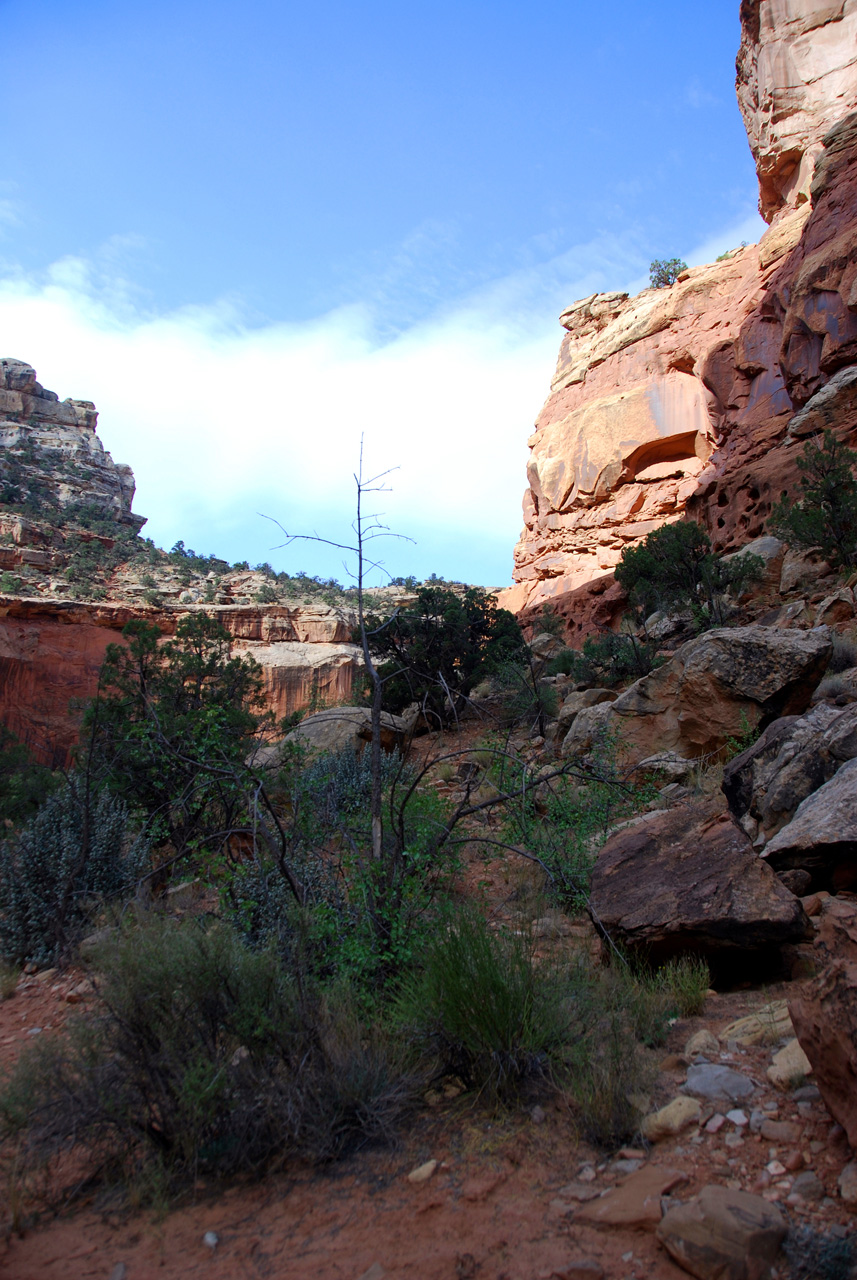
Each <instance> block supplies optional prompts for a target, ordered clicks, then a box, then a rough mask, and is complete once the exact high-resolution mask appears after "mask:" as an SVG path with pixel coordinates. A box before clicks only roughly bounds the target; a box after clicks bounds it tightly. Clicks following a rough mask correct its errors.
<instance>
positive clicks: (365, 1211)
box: [0, 970, 850, 1280]
mask: <svg viewBox="0 0 857 1280" xmlns="http://www.w3.org/2000/svg"><path fill="white" fill-rule="evenodd" d="M799 985H800V984H799V983H798V982H791V983H785V984H777V985H767V986H757V987H747V988H745V989H742V990H733V991H729V992H720V993H714V992H711V993H709V995H708V997H707V998H706V1002H705V1006H704V1009H703V1011H702V1014H701V1015H700V1016H699V1017H696V1018H691V1019H686V1020H681V1021H679V1022H676V1023H675V1024H674V1025H673V1026H672V1027H671V1030H670V1033H669V1037H668V1040H667V1042H666V1044H665V1045H664V1046H663V1047H662V1048H661V1049H659V1050H657V1051H656V1053H657V1061H658V1075H657V1078H656V1080H655V1083H654V1085H653V1088H652V1091H651V1100H652V1104H653V1106H660V1105H663V1104H664V1103H665V1102H667V1101H668V1100H669V1099H670V1098H672V1097H674V1096H675V1095H676V1093H677V1091H678V1089H679V1088H680V1086H681V1083H682V1082H683V1080H684V1078H685V1075H686V1069H687V1059H685V1058H683V1057H682V1051H683V1049H684V1046H685V1045H686V1043H687V1041H688V1039H689V1037H690V1036H691V1035H693V1034H694V1033H696V1032H698V1031H701V1030H708V1031H710V1032H712V1033H714V1034H715V1035H717V1033H718V1032H720V1031H722V1029H723V1028H724V1027H725V1026H727V1025H728V1024H729V1023H731V1022H732V1021H733V1020H734V1019H736V1018H738V1017H742V1016H744V1015H745V1014H747V1013H749V1012H753V1011H754V1010H757V1009H759V1008H760V1007H761V1006H763V1005H765V1004H767V1003H768V1002H770V1001H772V1000H775V999H778V998H779V999H781V998H784V997H786V996H791V995H794V994H795V993H796V992H797V990H798V988H799ZM92 998H93V997H92V994H91V992H90V991H88V990H87V984H86V981H85V978H84V975H83V974H82V973H81V972H80V971H76V970H69V971H66V972H62V973H59V972H53V973H51V972H48V973H46V974H42V975H29V976H24V977H23V978H22V979H21V981H20V982H19V984H18V988H17V990H16V992H15V993H14V995H13V996H12V997H11V998H9V999H7V1000H6V1001H4V1002H3V1003H2V1004H0V1064H2V1065H3V1066H7V1065H9V1064H10V1063H11V1061H13V1060H14V1058H15V1057H16V1056H17V1054H18V1053H19V1052H20V1050H21V1048H22V1046H24V1045H26V1044H27V1043H28V1042H30V1041H31V1040H32V1039H33V1038H34V1036H36V1035H49V1034H51V1033H52V1032H55V1031H56V1030H57V1029H58V1028H60V1027H61V1026H62V1025H63V1023H64V1021H65V1020H66V1018H67V1017H68V1016H69V1014H70V1012H72V1010H73V1009H75V1008H76V1007H78V1006H79V1005H80V1004H81V1003H82V1002H86V1001H89V1000H91V999H92ZM721 1050H722V1051H721V1052H720V1053H719V1055H717V1054H712V1055H711V1061H712V1062H718V1061H719V1062H721V1063H722V1064H724V1065H728V1066H730V1067H731V1068H733V1069H734V1070H736V1071H738V1072H740V1073H741V1074H742V1075H743V1076H745V1077H747V1078H748V1079H749V1080H750V1081H751V1082H752V1083H753V1085H754V1086H755V1090H754V1093H753V1095H752V1097H751V1098H750V1099H748V1100H747V1102H746V1103H738V1104H736V1103H734V1102H733V1103H729V1102H725V1101H723V1102H714V1103H712V1104H710V1105H707V1104H703V1112H702V1117H701V1119H702V1124H701V1126H699V1127H697V1126H696V1125H693V1126H692V1127H691V1128H690V1129H686V1130H685V1131H684V1132H683V1133H680V1134H679V1135H677V1136H675V1137H671V1138H668V1139H666V1140H664V1141H662V1142H659V1143H657V1144H655V1145H652V1146H651V1147H648V1148H647V1149H646V1148H645V1147H643V1146H641V1147H640V1148H639V1149H624V1150H623V1151H621V1152H618V1153H612V1154H610V1155H608V1154H606V1153H604V1152H599V1151H597V1150H595V1149H593V1148H591V1147H589V1146H587V1145H586V1144H585V1143H583V1142H581V1141H580V1139H579V1136H578V1134H577V1131H576V1128H575V1117H574V1115H573V1113H572V1110H571V1108H570V1106H569V1105H568V1104H567V1103H566V1101H565V1100H564V1098H563V1097H562V1095H560V1094H551V1093H550V1092H548V1091H545V1090H544V1089H543V1090H542V1091H541V1092H538V1091H537V1092H535V1093H533V1094H531V1095H530V1096H528V1097H527V1098H526V1100H525V1101H523V1102H522V1104H521V1105H520V1107H519V1108H518V1109H516V1110H514V1111H509V1112H505V1113H502V1114H499V1115H498V1114H492V1113H491V1112H489V1111H488V1110H487V1109H486V1108H485V1107H484V1106H483V1105H482V1104H481V1103H480V1101H479V1100H478V1099H475V1100H474V1099H473V1098H472V1097H471V1096H469V1095H467V1094H461V1095H460V1096H458V1097H456V1098H453V1099H450V1100H448V1101H445V1102H441V1103H439V1104H438V1105H435V1106H425V1107H423V1108H422V1110H421V1111H420V1112H419V1113H418V1114H417V1115H416V1116H415V1117H414V1118H413V1120H412V1121H411V1122H410V1123H408V1124H407V1125H405V1126H404V1127H403V1128H402V1130H401V1132H400V1133H399V1135H398V1138H397V1140H396V1141H395V1143H393V1144H392V1145H391V1146H389V1147H386V1148H384V1149H375V1150H365V1151H363V1152H361V1153H358V1154H357V1155H354V1156H352V1157H351V1158H349V1159H348V1160H346V1161H343V1162H341V1163H339V1164H337V1165H335V1166H333V1167H331V1168H329V1169H328V1170H326V1171H324V1172H319V1171H317V1170H310V1169H307V1168H289V1169H285V1170H283V1171H281V1172H279V1173H276V1174H274V1175H271V1176H269V1177H267V1178H266V1179H264V1180H263V1181H261V1182H256V1183H244V1184H233V1185H231V1186H220V1185H215V1184H199V1185H198V1186H197V1188H196V1190H195V1193H194V1196H193V1198H192V1199H191V1200H190V1201H187V1202H184V1203H174V1204H173V1205H172V1206H171V1207H170V1208H169V1209H168V1210H166V1211H164V1212H161V1213H154V1212H152V1211H151V1210H146V1211H143V1210H136V1211H135V1210H134V1209H132V1208H129V1206H128V1204H127V1202H125V1203H124V1204H123V1203H120V1201H119V1199H118V1198H117V1199H115V1200H112V1201H111V1199H110V1198H109V1197H107V1198H105V1196H104V1193H103V1192H98V1193H83V1194H82V1195H78V1197H77V1199H76V1201H75V1203H74V1204H73V1205H70V1206H69V1205H66V1206H62V1205H56V1204H55V1205H54V1206H53V1207H52V1208H51V1209H50V1210H48V1209H45V1208H44V1207H42V1208H41V1209H39V1210H38V1211H37V1212H34V1204H32V1203H29V1204H28V1203H24V1202H22V1201H21V1200H20V1198H18V1197H16V1196H15V1179H14V1178H13V1177H11V1176H7V1181H6V1186H5V1187H4V1189H3V1192H4V1194H3V1198H4V1200H5V1201H6V1203H5V1205H4V1206H3V1208H2V1217H3V1222H4V1225H5V1235H4V1239H3V1241H2V1243H0V1268H2V1272H3V1274H4V1276H6V1277H8V1278H9V1280H37V1278H41V1277H44V1278H45V1280H65V1278H67V1277H75V1278H77V1277H80V1280H83V1278H84V1277H104V1280H150V1278H151V1280H154V1278H155V1277H158V1278H159V1280H173V1278H175V1280H179V1277H182V1278H184V1277H196V1276H200V1277H202V1276H205V1277H223V1278H224V1280H233V1278H235V1280H237V1278H238V1277H241V1278H243V1277H248V1278H250V1277H289V1280H384V1277H389V1280H398V1278H399V1277H401V1278H405V1277H420V1280H476V1278H477V1277H478V1278H479V1280H483V1278H484V1280H489V1278H490V1280H551V1278H555V1280H563V1278H568V1277H575V1278H577V1280H579V1278H581V1277H590V1278H591V1280H598V1277H599V1276H607V1277H610V1278H611V1280H612V1278H613V1277H616V1278H617V1280H619V1278H620V1277H621V1278H622V1280H625V1278H627V1280H643V1277H647V1278H651V1280H668V1278H670V1277H672V1278H674V1280H678V1277H680V1276H683V1275H686V1272H683V1271H681V1270H680V1269H679V1268H678V1267H677V1266H676V1265H675V1264H674V1263H673V1262H672V1260H671V1259H670V1258H669V1256H668V1255H667V1254H666V1253H665V1251H664V1250H663V1248H662V1247H661V1246H660V1245H659V1244H658V1242H657V1240H656V1238H655V1233H654V1228H655V1227H656V1225H657V1221H658V1219H659V1217H660V1213H661V1209H662V1208H663V1207H665V1206H666V1204H667V1203H675V1200H676V1198H678V1199H679V1200H687V1199H689V1198H690V1197H691V1196H693V1195H696V1194H697V1193H698V1192H699V1191H700V1190H701V1189H702V1188H703V1187H704V1186H706V1185H707V1184H711V1183H715V1184H720V1185H723V1186H727V1187H732V1188H736V1189H738V1188H740V1189H742V1190H747V1191H755V1192H756V1193H757V1194H758V1193H759V1192H761V1193H762V1194H763V1195H764V1196H765V1197H766V1198H767V1199H770V1200H772V1201H777V1202H779V1203H780V1204H781V1205H782V1207H784V1208H785V1209H786V1211H787V1213H788V1215H789V1217H790V1220H791V1222H792V1224H793V1226H796V1227H797V1226H808V1227H811V1228H813V1229H815V1230H816V1231H818V1232H825V1233H828V1234H829V1233H830V1232H831V1229H832V1232H833V1234H834V1235H836V1234H838V1233H841V1234H842V1235H844V1234H845V1228H846V1226H847V1225H848V1224H849V1221H850V1214H849V1211H848V1208H847V1206H846V1205H845V1204H844V1203H843V1201H842V1199H841V1198H840V1197H839V1193H838V1189H837V1181H838V1178H839V1176H840V1173H841V1171H842V1169H843V1167H844V1166H845V1165H846V1163H847V1162H848V1160H849V1159H850V1152H849V1149H848V1146H847V1143H846V1141H845V1137H844V1134H843V1133H842V1130H841V1129H840V1128H839V1126H838V1125H836V1124H834V1122H833V1121H832V1120H831V1118H830V1116H829V1114H828V1112H827V1111H826V1109H825V1107H824V1104H823V1103H822V1102H821V1100H820V1099H819V1098H818V1097H817V1091H816V1090H814V1089H813V1088H812V1086H811V1085H810V1086H806V1085H805V1086H804V1087H803V1088H802V1089H799V1090H797V1091H794V1092H783V1091H779V1090H777V1089H776V1088H775V1087H773V1085H771V1084H770V1082H769V1081H768V1080H767V1078H766V1070H767V1068H768V1066H769V1065H770V1062H771V1058H772V1055H773V1054H774V1053H775V1052H776V1050H777V1045H772V1046H768V1047H764V1046H761V1047H759V1046H757V1047H750V1048H743V1049H742V1048H741V1047H739V1046H738V1045H737V1044H736V1043H735V1042H734V1041H733V1042H731V1043H729V1044H728V1045H726V1044H722V1045H721ZM736 1106H737V1107H738V1108H740V1107H743V1106H746V1111H745V1112H744V1122H743V1123H735V1122H734V1121H735V1120H736V1119H738V1120H739V1121H740V1117H737V1116H736V1114H735V1112H732V1118H727V1116H726V1114H725V1113H727V1112H728V1111H729V1110H730V1108H733V1107H736ZM751 1108H753V1109H756V1112H757V1115H758V1113H759V1111H760V1110H761V1111H764V1112H765V1114H766V1117H767V1119H768V1120H769V1121H772V1122H773V1123H774V1124H775V1125H776V1124H777V1123H780V1124H781V1123H782V1122H786V1124H785V1127H784V1128H783V1129H782V1130H781V1132H782V1134H783V1135H784V1136H783V1138H782V1139H780V1140H778V1141H773V1142H772V1141H771V1139H770V1135H769V1136H766V1137H763V1136H762V1134H761V1133H757V1132H752V1124H748V1123H747V1119H748V1117H749V1115H750V1112H751ZM712 1130H714V1131H712ZM429 1161H436V1162H437V1166H436V1168H435V1169H434V1172H433V1173H432V1174H431V1175H430V1176H429V1177H427V1178H426V1180H425V1181H422V1182H413V1181H410V1180H409V1177H408V1175H409V1174H412V1173H413V1172H414V1171H415V1170H416V1169H418V1168H420V1167H421V1166H423V1165H425V1164H426V1162H429ZM772 1162H778V1163H772ZM766 1166H767V1169H766ZM770 1170H773V1173H771V1172H770ZM809 1170H811V1171H813V1172H814V1174H815V1175H816V1178H817V1180H818V1184H820V1185H816V1186H815V1193H814V1196H813V1197H811V1198H809V1199H806V1200H804V1199H802V1198H801V1197H799V1196H796V1195H795V1194H794V1193H793V1191H792V1187H793V1186H794V1185H795V1178H796V1177H798V1176H800V1174H804V1175H805V1174H806V1173H807V1171H809ZM805 1182H806V1178H804V1183H805ZM10 1194H11V1196H12V1197H13V1199H12V1200H10V1199H9V1197H10ZM662 1196H663V1197H666V1199H662ZM596 1209H597V1212H598V1214H599V1215H600V1216H601V1217H602V1218H603V1221H602V1222H601V1223H595V1222H593V1221H591V1220H587V1215H591V1214H592V1213H593V1211H594V1210H596ZM16 1214H17V1215H18V1218H19V1221H18V1224H17V1225H18V1229H13V1226H12V1224H13V1222H14V1221H15V1215H16ZM29 1215H32V1216H29ZM25 1223H26V1225H24V1224H25ZM208 1233H213V1235H211V1234H208ZM215 1237H216V1243H215ZM778 1274H779V1275H780V1276H785V1275H788V1274H789V1272H788V1270H787V1269H786V1267H785V1264H784V1263H783V1264H782V1266H781V1269H780V1270H779V1272H778Z"/></svg>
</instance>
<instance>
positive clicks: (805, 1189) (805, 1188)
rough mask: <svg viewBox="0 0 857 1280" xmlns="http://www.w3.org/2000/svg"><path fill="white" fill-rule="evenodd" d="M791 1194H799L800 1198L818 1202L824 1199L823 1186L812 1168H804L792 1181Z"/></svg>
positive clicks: (814, 1202)
mask: <svg viewBox="0 0 857 1280" xmlns="http://www.w3.org/2000/svg"><path fill="white" fill-rule="evenodd" d="M792 1194H793V1195H797V1196H800V1198H801V1200H808V1201H810V1202H811V1203H813V1204H818V1203H820V1202H821V1201H822V1200H823V1199H824V1186H823V1184H822V1182H821V1180H820V1179H819V1177H818V1175H817V1174H815V1173H813V1171H812V1169H806V1170H804V1172H803V1173H799V1174H798V1176H797V1177H796V1178H795V1180H794V1182H793V1183H792Z"/></svg>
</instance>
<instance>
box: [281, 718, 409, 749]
mask: <svg viewBox="0 0 857 1280" xmlns="http://www.w3.org/2000/svg"><path fill="white" fill-rule="evenodd" d="M407 736H408V723H407V721H406V720H405V719H403V717H402V716H394V715H390V713H389V712H387V711H384V712H382V713H381V749H382V750H383V751H396V750H402V749H403V748H404V746H405V742H406V739H407ZM371 740H372V712H371V711H370V709H369V708H368V707H329V708H328V709H327V710H326V711H319V712H317V713H316V714H315V715H310V716H305V717H304V719H303V720H301V722H300V724H299V725H298V726H297V728H296V729H293V730H292V732H291V733H290V734H288V736H287V737H286V739H285V741H286V742H294V743H296V744H297V745H299V746H302V747H304V748H306V749H307V750H309V751H312V752H316V751H333V752H338V751H347V750H351V751H362V750H363V748H364V746H365V745H366V743H367V742H371Z"/></svg>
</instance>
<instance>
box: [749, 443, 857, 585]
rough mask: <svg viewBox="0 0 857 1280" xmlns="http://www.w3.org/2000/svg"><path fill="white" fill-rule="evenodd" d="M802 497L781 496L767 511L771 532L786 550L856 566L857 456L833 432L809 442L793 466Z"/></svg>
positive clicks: (847, 565) (845, 565) (851, 566)
mask: <svg viewBox="0 0 857 1280" xmlns="http://www.w3.org/2000/svg"><path fill="white" fill-rule="evenodd" d="M797 465H798V467H799V468H800V472H801V478H800V485H801V489H802V491H803V497H802V498H801V500H800V502H795V501H794V498H793V496H792V495H790V494H784V495H783V497H782V499H781V501H780V502H778V503H777V504H776V506H775V507H774V509H773V511H772V512H771V518H770V525H771V528H772V529H773V531H774V532H775V533H776V534H777V535H778V536H779V537H781V538H784V539H785V541H786V542H788V543H789V545H790V546H793V547H799V548H802V549H803V550H805V551H818V552H820V553H821V554H822V555H823V556H824V557H825V559H827V560H829V561H830V563H831V564H833V565H841V566H844V567H846V568H854V566H855V565H857V479H855V476H854V471H855V468H857V453H854V452H853V451H852V450H851V449H846V447H845V445H843V444H842V442H841V440H839V438H838V437H837V436H836V435H835V434H834V433H833V432H832V431H829V430H827V431H825V432H824V436H823V438H822V440H821V441H819V440H818V438H817V437H816V438H814V439H812V440H808V441H807V443H806V444H805V445H804V448H803V453H802V456H801V457H800V458H798V462H797Z"/></svg>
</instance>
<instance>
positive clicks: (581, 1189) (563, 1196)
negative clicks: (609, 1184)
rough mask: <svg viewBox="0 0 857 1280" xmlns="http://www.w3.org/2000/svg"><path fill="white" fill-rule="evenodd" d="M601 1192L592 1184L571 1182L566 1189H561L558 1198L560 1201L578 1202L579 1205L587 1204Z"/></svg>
mask: <svg viewBox="0 0 857 1280" xmlns="http://www.w3.org/2000/svg"><path fill="white" fill-rule="evenodd" d="M600 1194H601V1192H600V1191H599V1190H598V1188H597V1187H593V1186H592V1184H591V1183H588V1184H587V1183H583V1182H569V1184H568V1185H567V1186H565V1187H560V1189H559V1191H558V1192H557V1196H558V1198H559V1199H560V1200H576V1201H577V1202H578V1204H586V1203H587V1201H589V1200H594V1199H595V1198H596V1197H597V1196H599V1195H600Z"/></svg>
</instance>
